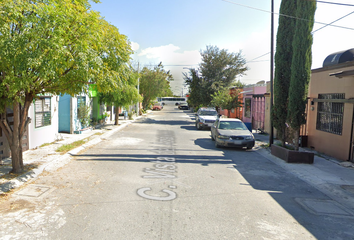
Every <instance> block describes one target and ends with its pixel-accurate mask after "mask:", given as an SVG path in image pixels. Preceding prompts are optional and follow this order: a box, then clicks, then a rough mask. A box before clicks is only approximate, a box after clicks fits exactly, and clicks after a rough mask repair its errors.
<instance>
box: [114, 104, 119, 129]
mask: <svg viewBox="0 0 354 240" xmlns="http://www.w3.org/2000/svg"><path fill="white" fill-rule="evenodd" d="M114 110H115V112H116V114H115V116H114V125H119V123H118V121H119V107H118V106H116V107H115V109H114Z"/></svg>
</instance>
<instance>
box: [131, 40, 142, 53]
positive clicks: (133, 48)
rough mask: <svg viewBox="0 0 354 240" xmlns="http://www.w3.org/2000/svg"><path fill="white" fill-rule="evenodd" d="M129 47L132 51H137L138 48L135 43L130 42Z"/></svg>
mask: <svg viewBox="0 0 354 240" xmlns="http://www.w3.org/2000/svg"><path fill="white" fill-rule="evenodd" d="M131 47H132V50H133V51H137V50H139V48H140V45H139V44H138V43H136V42H131Z"/></svg>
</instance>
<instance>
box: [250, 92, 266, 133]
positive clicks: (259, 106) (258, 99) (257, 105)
mask: <svg viewBox="0 0 354 240" xmlns="http://www.w3.org/2000/svg"><path fill="white" fill-rule="evenodd" d="M252 97H253V99H252V129H256V130H260V131H262V132H263V131H264V119H265V96H264V94H255V95H253V96H252Z"/></svg>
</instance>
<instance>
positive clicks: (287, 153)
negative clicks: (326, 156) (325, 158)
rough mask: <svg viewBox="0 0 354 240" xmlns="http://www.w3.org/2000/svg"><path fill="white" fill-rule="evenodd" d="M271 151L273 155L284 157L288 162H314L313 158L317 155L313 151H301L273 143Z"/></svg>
mask: <svg viewBox="0 0 354 240" xmlns="http://www.w3.org/2000/svg"><path fill="white" fill-rule="evenodd" d="M271 153H272V155H273V156H276V157H278V158H280V159H283V160H284V161H285V162H287V163H307V164H313V160H314V157H315V154H314V153H311V152H300V151H295V150H290V149H287V148H284V147H281V146H278V145H274V144H272V146H271Z"/></svg>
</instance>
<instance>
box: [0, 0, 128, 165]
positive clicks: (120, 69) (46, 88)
mask: <svg viewBox="0 0 354 240" xmlns="http://www.w3.org/2000/svg"><path fill="white" fill-rule="evenodd" d="M89 2H90V1H89V0H75V1H72V0H33V1H26V0H16V1H13V0H2V1H1V4H0V113H2V116H1V118H2V121H0V127H1V128H2V129H3V131H4V133H5V135H6V137H7V139H8V142H9V144H10V148H11V155H12V162H13V168H14V169H13V171H14V172H18V171H21V170H22V166H21V165H22V150H21V147H20V139H21V137H22V134H23V132H24V129H25V128H26V126H27V124H28V123H29V119H27V115H28V108H29V106H30V104H31V103H32V101H33V99H34V98H36V97H37V96H38V95H39V94H44V93H51V94H56V95H58V94H64V93H67V94H70V95H74V94H77V93H80V92H82V91H86V90H87V86H88V83H96V84H97V86H98V89H99V91H101V92H109V91H111V90H112V89H114V88H116V87H117V86H119V85H121V84H123V83H122V82H124V81H125V79H127V78H128V75H127V73H129V71H127V69H128V66H127V64H126V63H127V62H128V61H129V58H130V57H129V56H130V54H131V53H132V50H131V48H130V44H129V42H128V40H127V38H126V36H124V35H121V34H120V33H119V32H118V29H117V28H116V27H114V26H112V25H110V24H108V23H107V22H106V21H105V20H103V19H102V18H101V17H100V15H99V13H98V12H95V11H92V10H90V4H89ZM94 2H98V1H96V0H94ZM7 105H10V106H12V108H13V111H14V127H13V128H10V127H9V123H8V122H7V119H6V117H5V115H4V113H5V110H6V106H7ZM14 164H15V165H16V164H17V165H16V166H14Z"/></svg>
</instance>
